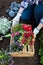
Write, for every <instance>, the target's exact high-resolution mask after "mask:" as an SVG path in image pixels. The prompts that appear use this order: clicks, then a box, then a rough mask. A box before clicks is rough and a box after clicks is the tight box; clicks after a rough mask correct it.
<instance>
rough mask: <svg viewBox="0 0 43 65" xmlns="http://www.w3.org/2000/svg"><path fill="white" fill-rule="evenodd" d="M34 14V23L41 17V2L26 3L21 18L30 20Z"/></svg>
mask: <svg viewBox="0 0 43 65" xmlns="http://www.w3.org/2000/svg"><path fill="white" fill-rule="evenodd" d="M32 16H34V18H35V21H36V24H38V23H39V22H40V19H41V18H42V17H43V4H38V5H35V6H34V5H28V7H27V8H26V9H25V10H24V11H23V13H22V16H21V18H22V20H30V19H31V18H32Z"/></svg>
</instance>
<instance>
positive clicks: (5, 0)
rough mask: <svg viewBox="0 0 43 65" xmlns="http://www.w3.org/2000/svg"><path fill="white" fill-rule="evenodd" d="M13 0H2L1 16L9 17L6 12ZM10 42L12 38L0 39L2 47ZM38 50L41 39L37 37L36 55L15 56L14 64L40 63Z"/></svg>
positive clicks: (28, 64)
mask: <svg viewBox="0 0 43 65" xmlns="http://www.w3.org/2000/svg"><path fill="white" fill-rule="evenodd" d="M12 1H14V0H0V16H5V17H7V18H8V17H9V16H8V14H6V9H7V8H8V7H9V5H10V3H11V2H12ZM16 1H18V0H16ZM37 37H38V36H37ZM9 44H10V38H6V39H5V38H4V39H3V40H2V41H0V49H1V48H6V47H7V46H8V45H9ZM38 50H39V40H38V38H37V39H36V41H35V56H34V57H32V58H31V57H28V58H27V57H26V58H14V61H15V63H14V65H40V63H39V56H38Z"/></svg>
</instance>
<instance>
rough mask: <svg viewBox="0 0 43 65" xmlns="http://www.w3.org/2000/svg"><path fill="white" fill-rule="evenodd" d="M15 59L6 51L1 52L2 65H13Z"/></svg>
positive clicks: (0, 60)
mask: <svg viewBox="0 0 43 65" xmlns="http://www.w3.org/2000/svg"><path fill="white" fill-rule="evenodd" d="M13 63H14V61H13V58H12V57H11V56H10V55H9V54H7V52H6V51H5V50H0V65H13Z"/></svg>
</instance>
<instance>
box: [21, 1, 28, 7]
mask: <svg viewBox="0 0 43 65" xmlns="http://www.w3.org/2000/svg"><path fill="white" fill-rule="evenodd" d="M21 7H23V8H27V7H28V0H23V1H22V2H21Z"/></svg>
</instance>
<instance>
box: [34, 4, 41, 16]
mask: <svg viewBox="0 0 43 65" xmlns="http://www.w3.org/2000/svg"><path fill="white" fill-rule="evenodd" d="M41 13H42V5H41V4H39V5H36V6H35V9H34V15H35V16H41Z"/></svg>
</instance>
